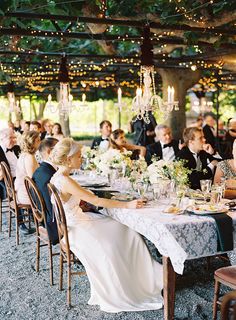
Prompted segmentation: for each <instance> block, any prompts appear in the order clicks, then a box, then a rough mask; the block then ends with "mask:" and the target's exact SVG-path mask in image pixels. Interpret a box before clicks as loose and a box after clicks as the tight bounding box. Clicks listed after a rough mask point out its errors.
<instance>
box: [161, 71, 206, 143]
mask: <svg viewBox="0 0 236 320" xmlns="http://www.w3.org/2000/svg"><path fill="white" fill-rule="evenodd" d="M157 72H158V73H159V74H160V75H161V77H162V90H163V100H164V101H167V88H168V86H173V87H174V89H175V100H176V101H179V110H178V111H175V110H173V111H172V112H171V113H170V115H169V118H168V120H167V121H166V122H167V125H169V126H170V127H171V129H172V132H173V136H174V138H175V139H180V138H182V134H183V130H184V128H185V127H186V115H185V111H186V110H185V104H186V103H185V98H186V94H187V90H188V89H189V88H191V87H192V86H193V85H194V84H196V83H197V82H198V80H199V79H200V77H201V73H200V71H198V70H197V71H195V72H193V71H191V70H187V69H186V70H174V69H158V71H157Z"/></svg>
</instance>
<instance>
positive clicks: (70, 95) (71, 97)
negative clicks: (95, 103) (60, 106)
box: [69, 94, 73, 102]
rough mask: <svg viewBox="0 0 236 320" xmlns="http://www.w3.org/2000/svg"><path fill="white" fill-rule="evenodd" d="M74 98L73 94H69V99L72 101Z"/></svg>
mask: <svg viewBox="0 0 236 320" xmlns="http://www.w3.org/2000/svg"><path fill="white" fill-rule="evenodd" d="M72 100H73V96H72V94H69V101H70V102H71V101H72Z"/></svg>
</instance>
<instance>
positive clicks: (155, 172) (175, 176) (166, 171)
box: [147, 160, 191, 185]
mask: <svg viewBox="0 0 236 320" xmlns="http://www.w3.org/2000/svg"><path fill="white" fill-rule="evenodd" d="M147 171H148V175H149V180H150V182H151V184H154V183H158V182H159V181H160V179H169V180H173V181H174V182H175V183H176V185H187V184H188V175H189V173H190V172H191V171H190V170H189V169H188V168H186V167H185V166H184V161H181V160H179V161H164V160H159V161H156V160H153V163H152V164H150V165H149V166H148V168H147Z"/></svg>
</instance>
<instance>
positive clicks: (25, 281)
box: [0, 213, 226, 320]
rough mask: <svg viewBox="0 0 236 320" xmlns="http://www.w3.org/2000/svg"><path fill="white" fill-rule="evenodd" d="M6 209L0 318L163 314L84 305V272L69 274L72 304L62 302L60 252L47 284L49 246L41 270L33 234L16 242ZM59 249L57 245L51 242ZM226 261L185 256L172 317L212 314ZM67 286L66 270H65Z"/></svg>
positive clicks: (93, 319) (136, 319)
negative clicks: (51, 280)
mask: <svg viewBox="0 0 236 320" xmlns="http://www.w3.org/2000/svg"><path fill="white" fill-rule="evenodd" d="M5 220H6V214H5V213H3V232H2V233H0V241H1V246H0V270H1V272H0V319H7V320H11V319H22V320H23V319H24V320H28V319H30V320H31V319H32V320H33V319H37V320H41V319H42V320H45V319H47V320H48V319H57V320H61V319H79V320H84V319H89V320H97V319H99V320H100V319H103V320H111V319H116V320H118V319H119V320H141V319H147V320H148V319H149V320H151V319H153V320H154V319H155V320H159V319H160V320H161V319H163V309H162V310H158V311H145V312H129V313H128V312H121V313H117V314H109V313H105V312H102V311H100V310H99V307H96V306H89V305H87V301H88V299H89V295H90V288H89V282H88V279H87V277H86V276H82V277H74V278H73V280H72V304H73V307H72V308H71V309H68V308H67V307H66V290H63V291H61V292H60V291H58V286H57V284H58V257H57V256H56V257H54V279H55V281H54V282H55V285H54V286H52V287H50V285H49V270H48V263H47V248H46V247H45V248H42V251H41V260H40V272H39V273H36V272H35V237H34V236H33V235H29V236H21V237H20V245H19V246H18V247H16V245H15V233H14V232H13V234H12V237H11V238H8V233H7V224H6V221H5ZM54 249H55V250H58V247H57V246H56V247H54ZM224 265H226V263H225V262H223V261H222V260H220V259H219V258H214V259H212V262H211V267H210V270H209V271H207V270H206V259H199V260H194V261H188V262H187V263H186V268H185V273H184V275H183V276H178V277H177V288H176V306H175V319H176V320H180V319H181V320H184V319H186V320H189V319H194V320H198V319H212V299H213V292H214V288H213V287H214V280H213V274H214V270H215V269H217V268H219V267H222V266H224ZM64 280H65V281H64V287H65V286H66V274H65V275H64Z"/></svg>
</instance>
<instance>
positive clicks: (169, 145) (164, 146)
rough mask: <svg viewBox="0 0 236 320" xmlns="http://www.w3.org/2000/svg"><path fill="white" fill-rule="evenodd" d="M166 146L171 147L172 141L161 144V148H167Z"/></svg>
mask: <svg viewBox="0 0 236 320" xmlns="http://www.w3.org/2000/svg"><path fill="white" fill-rule="evenodd" d="M167 147H173V144H172V142H170V143H167V144H163V149H164V148H167Z"/></svg>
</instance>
